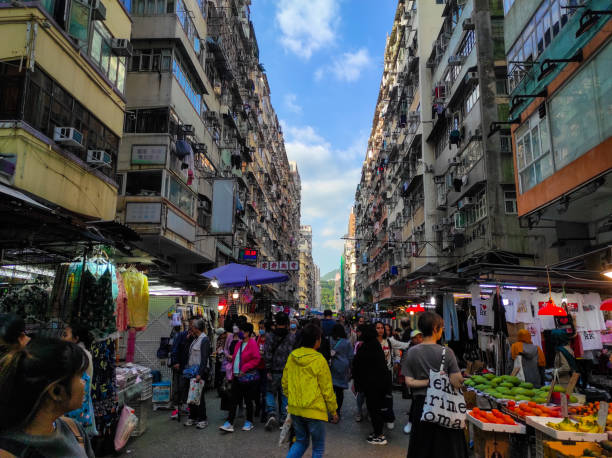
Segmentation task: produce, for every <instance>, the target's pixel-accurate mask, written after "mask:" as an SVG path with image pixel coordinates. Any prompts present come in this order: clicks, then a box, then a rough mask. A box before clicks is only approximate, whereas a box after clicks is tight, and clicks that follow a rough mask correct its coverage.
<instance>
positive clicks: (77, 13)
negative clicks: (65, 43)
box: [68, 0, 90, 45]
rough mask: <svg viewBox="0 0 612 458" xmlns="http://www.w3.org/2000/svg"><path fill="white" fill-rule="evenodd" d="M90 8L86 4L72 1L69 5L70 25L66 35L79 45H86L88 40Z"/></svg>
mask: <svg viewBox="0 0 612 458" xmlns="http://www.w3.org/2000/svg"><path fill="white" fill-rule="evenodd" d="M89 13H90V8H89V5H87V4H86V3H81V2H79V1H76V0H75V1H72V2H71V3H70V24H69V26H68V33H69V34H70V35H71V36H72V37H74V38H76V39H77V40H78V41H79V42H80V43H81V45H87V42H88V38H89Z"/></svg>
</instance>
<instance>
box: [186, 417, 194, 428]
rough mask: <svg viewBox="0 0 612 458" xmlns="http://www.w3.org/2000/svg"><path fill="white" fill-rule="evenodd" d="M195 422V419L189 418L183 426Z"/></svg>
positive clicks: (191, 424)
mask: <svg viewBox="0 0 612 458" xmlns="http://www.w3.org/2000/svg"><path fill="white" fill-rule="evenodd" d="M195 424H196V421H195V420H192V419H191V418H190V419H189V420H187V421H186V422H185V423H184V425H185V426H193V425H195Z"/></svg>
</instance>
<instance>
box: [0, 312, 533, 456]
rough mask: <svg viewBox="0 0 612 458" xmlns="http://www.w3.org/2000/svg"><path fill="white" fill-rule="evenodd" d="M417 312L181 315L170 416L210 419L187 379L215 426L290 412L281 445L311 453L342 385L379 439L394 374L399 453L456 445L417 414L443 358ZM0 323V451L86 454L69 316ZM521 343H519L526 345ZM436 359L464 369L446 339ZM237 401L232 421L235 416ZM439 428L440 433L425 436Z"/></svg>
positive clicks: (457, 378)
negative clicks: (402, 443) (196, 389)
mask: <svg viewBox="0 0 612 458" xmlns="http://www.w3.org/2000/svg"><path fill="white" fill-rule="evenodd" d="M418 323H419V329H410V326H409V324H408V322H402V329H401V330H400V329H392V328H391V326H389V325H386V324H383V323H382V322H378V321H374V322H366V320H365V318H364V317H358V318H357V319H356V320H354V321H353V322H351V323H348V322H347V321H346V319H345V317H344V316H339V317H338V318H337V319H333V318H332V313H331V311H325V313H324V317H323V319H322V320H319V319H318V318H313V319H309V320H299V321H298V320H296V319H290V318H289V316H288V315H287V314H285V313H283V312H279V313H277V314H276V315H275V316H274V317H273V320H270V321H260V322H259V323H257V332H255V327H254V324H253V323H250V322H249V321H248V320H247V318H246V317H245V316H235V317H231V318H230V317H228V318H226V319H225V321H224V327H223V328H219V329H217V330H216V331H215V332H214V335H213V336H207V335H206V333H205V327H204V322H202V320H199V319H194V320H191V321H190V322H189V326H188V329H187V330H185V331H182V332H180V331H179V332H177V333H176V334H175V335H173V347H172V352H171V355H170V365H171V368H172V376H173V387H174V392H173V394H172V396H173V401H174V403H175V405H176V410H175V411H174V412H172V416H173V417H175V418H179V417H180V414H181V410H182V411H185V412H188V418H187V419H186V421H185V422H184V425H185V426H186V427H191V426H194V427H196V428H198V429H204V428H207V427H208V426H209V423H208V417H207V410H206V399H205V398H206V396H207V394H206V390H205V389H202V390H201V394H200V397H199V398H196V399H193V398H189V399H190V400H191V403H190V404H187V399H188V391H189V387H190V385H191V384H192V383H193V381H194V380H195V383H196V384H197V383H202V384H209V385H211V387H214V388H215V389H216V390H217V392H218V395H219V398H220V400H221V403H220V408H221V410H222V411H225V412H226V418H225V421H224V422H223V424H220V425H218V428H219V430H220V431H221V432H223V433H225V434H231V433H234V431H235V428H237V427H240V428H241V429H242V430H243V431H250V430H252V429H253V428H254V427H255V424H256V423H257V421H260V422H261V424H262V425H264V428H265V429H266V430H267V431H273V430H276V431H278V428H279V427H281V428H282V427H283V425H285V423H286V422H287V425H288V424H289V422H290V423H291V431H292V435H293V436H292V437H293V440H292V442H291V445H290V449H289V452H288V455H287V456H288V457H291V458H294V457H300V456H303V455H304V453H305V451H306V450H307V449H308V448H309V447H312V453H313V456H314V457H320V456H323V454H324V450H325V423H326V422H332V423H337V422H339V421H347V418H346V417H344V416H343V411H342V409H343V406H344V405H345V391H347V390H350V391H351V392H352V394H354V396H351V399H353V398H354V399H355V402H356V407H357V415H356V417H355V418H354V420H355V421H357V422H361V421H364V420H365V419H366V418H369V421H370V422H371V426H372V433H371V434H370V435H369V436H368V437H367V438H364V439H365V440H366V441H367V442H368V443H369V444H372V445H386V444H387V437H386V436H385V430H390V429H393V428H394V427H395V422H396V416H395V409H394V406H393V388H394V387H393V385H394V381H395V382H398V381H399V380H402V381H404V380H405V384H404V389H405V390H406V391H409V392H411V396H412V404H411V409H410V413H409V416H408V418H409V422H408V423H407V424H406V425H405V427H404V432H406V433H411V436H410V445H409V451H408V456H409V457H417V456H418V457H425V458H427V457H438V456H449V455H448V454H445V453H442V452H441V449H440V450H438V449H436V447H444V450H445V451H448V450H450V449H452V450H454V453H455V455H453V456H457V457H464V456H467V447H466V444H465V439H464V438H463V436H462V434H459V433H458V432H455V431H449V430H448V429H446V428H443V427H441V426H438V425H435V424H431V423H426V422H423V421H421V415H422V410H423V403H424V399H425V396H424V394H425V391H426V390H427V386H428V384H429V371H430V369H433V370H437V368H439V366H440V364H441V360H442V358H443V356H442V353H443V352H442V350H443V348H444V347H442V346H440V345H438V344H437V343H436V342H438V340H440V338H441V335H442V331H443V327H444V323H443V320H442V318H441V317H440V316H439V315H437V314H435V313H431V312H425V313H422V314H421V316H420V317H419V321H418ZM0 324H1V327H0V411H2V412H9V414H7V415H4V414H3V415H2V418H0V452H1V451H2V450H5V451H8V452H9V453H11V454H13V455H15V456H23V453H24V451H26V452H31V453H33V454H32V456H49V457H55V456H82V457H85V456H88V457H91V456H93V452H92V449H91V445H90V442H89V438H90V436H91V431H88V429H87V423H86V422H84V421H83V415H84V412H85V413H86V412H87V405H88V402H89V400H88V390H89V389H90V388H89V386H88V380H91V372H90V371H91V355H90V354H88V351H87V349H86V348H87V345H88V338H89V336H88V333H87V332H86V331H85V330H84V328H82V327H81V326H79V325H77V324H75V325H73V326H70V327H67V328H66V329H65V331H64V335H63V340H57V339H43V338H35V339H33V340H32V341H30V338H29V336H28V335H27V334H26V332H25V325H24V323H23V321H22V320H19V319H18V318H16V317H10V318H7V317H4V318H2V321H1V322H0ZM528 345H529V344H528V343H525V344H524V347H523V348H521V349H520V350H519V351H520V352H522V353H524V352H527V351H528V350H529V348H530V347H528ZM444 358H445V359H444V361H445V363H444V370H445V371H446V372H447V373H448V374H449V375H450V380H451V383H452V384H453V385H454V386H460V385H461V384H462V382H463V379H462V377H461V373H460V371H459V368H458V365H457V361H456V358H455V356H454V354H453V353H452V351H451V350H450V349H447V351H446V354H445V357H444ZM213 374H214V376H212V375H213ZM364 406H365V409H364ZM345 410H346V408H345ZM241 411H242V412H244V416H245V421H244V423H242V425H240V424H237V418H239V417H240V416H241V415H240V414H239V412H241ZM351 421H352V419H351ZM94 428H95V426H94ZM456 431H459V430H456ZM442 436H444V440H443V441H437V440H436V439H438V438H441V437H442ZM449 444H453V446H452V447H449ZM432 446H433V448H432ZM36 453H39V455H37V454H36Z"/></svg>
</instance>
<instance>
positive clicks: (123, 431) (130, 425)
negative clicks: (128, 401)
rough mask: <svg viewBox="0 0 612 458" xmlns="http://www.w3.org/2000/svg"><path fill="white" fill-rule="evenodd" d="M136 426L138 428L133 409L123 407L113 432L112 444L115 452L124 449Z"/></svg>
mask: <svg viewBox="0 0 612 458" xmlns="http://www.w3.org/2000/svg"><path fill="white" fill-rule="evenodd" d="M136 426H138V417H137V416H136V415H134V409H132V408H130V407H128V406H123V410H122V411H121V417H119V424H118V425H117V431H116V432H115V441H114V444H115V450H116V451H119V450H121V449H122V448H123V447H125V444H127V441H128V440H129V439H130V435H131V434H132V431H134V429H135V428H136Z"/></svg>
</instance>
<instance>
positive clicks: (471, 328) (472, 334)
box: [467, 308, 476, 340]
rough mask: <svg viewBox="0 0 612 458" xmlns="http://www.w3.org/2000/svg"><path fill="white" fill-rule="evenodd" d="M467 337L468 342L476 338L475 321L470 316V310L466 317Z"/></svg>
mask: <svg viewBox="0 0 612 458" xmlns="http://www.w3.org/2000/svg"><path fill="white" fill-rule="evenodd" d="M467 335H468V339H469V340H474V339H475V338H476V320H475V319H474V316H473V315H472V309H471V308H470V311H469V313H468V317H467Z"/></svg>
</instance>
